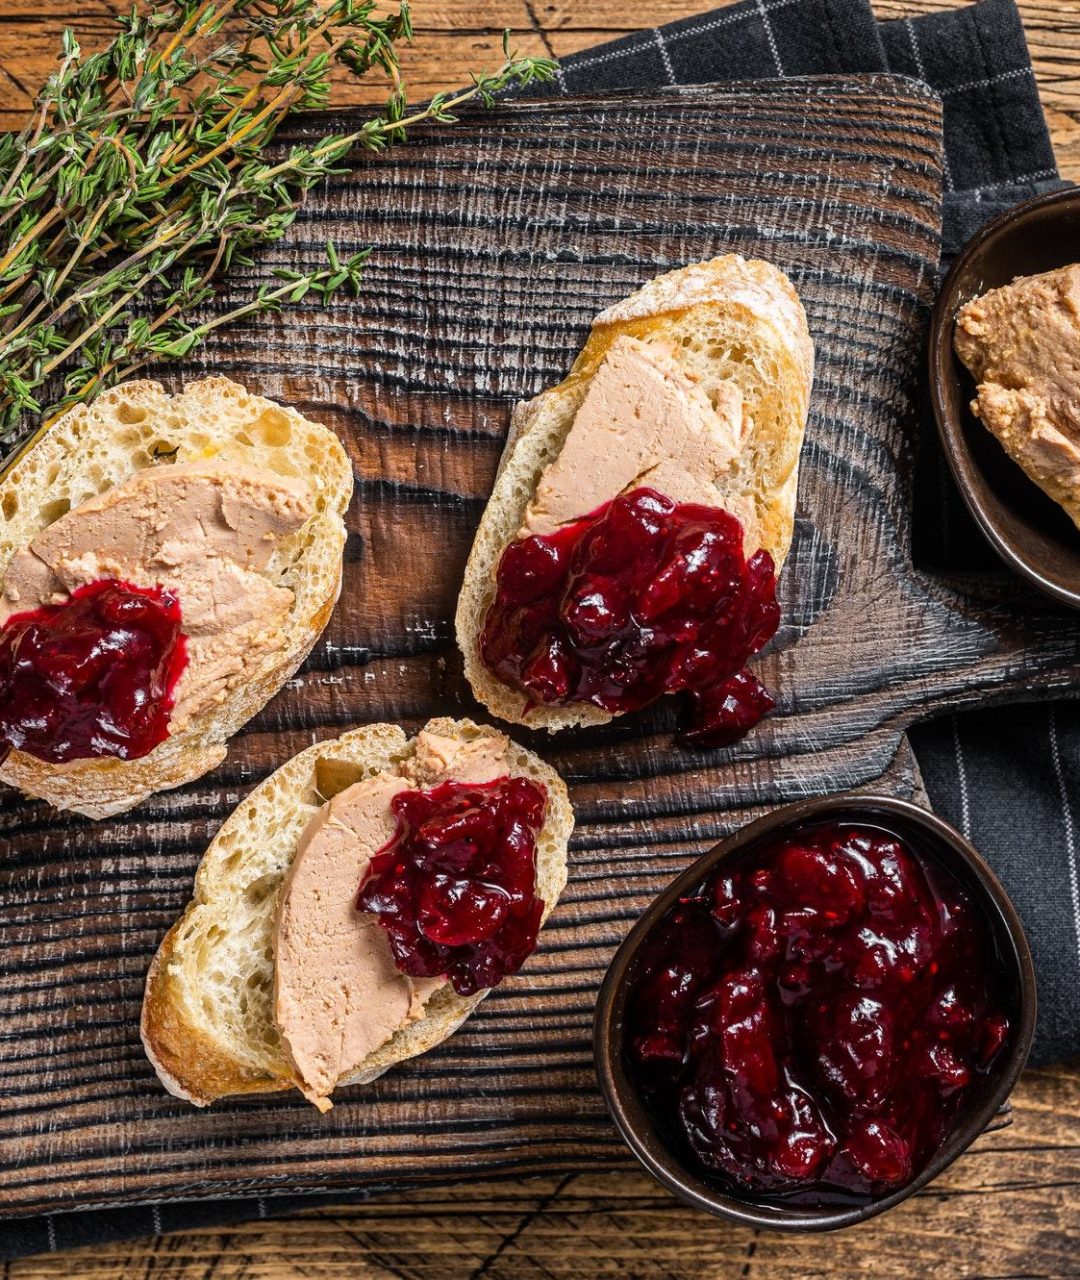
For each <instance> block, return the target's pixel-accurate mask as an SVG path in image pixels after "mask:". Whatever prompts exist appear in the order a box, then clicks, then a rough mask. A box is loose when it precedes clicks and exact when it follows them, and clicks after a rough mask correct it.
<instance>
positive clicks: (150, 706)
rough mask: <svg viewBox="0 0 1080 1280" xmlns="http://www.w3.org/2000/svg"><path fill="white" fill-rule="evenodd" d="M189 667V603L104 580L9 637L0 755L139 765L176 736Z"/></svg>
mask: <svg viewBox="0 0 1080 1280" xmlns="http://www.w3.org/2000/svg"><path fill="white" fill-rule="evenodd" d="M186 663H187V646H186V641H185V639H184V636H183V635H182V634H181V631H180V603H179V601H178V600H177V598H176V596H174V595H173V594H171V593H170V592H168V591H165V590H163V589H162V588H161V587H135V586H132V585H131V584H130V583H128V582H118V581H116V580H115V579H112V578H103V579H101V581H99V582H91V583H89V584H88V585H87V586H84V587H79V588H77V589H76V590H75V591H73V592H72V593H71V595H70V596H69V597H68V599H67V600H65V601H64V602H63V604H55V605H44V606H42V607H41V608H40V609H31V610H28V611H27V612H25V613H16V614H13V615H12V616H11V617H10V618H9V619H8V620H7V622H6V623H5V624H4V626H3V628H0V750H2V751H6V750H10V749H11V748H15V749H16V750H19V751H25V752H28V753H29V754H30V755H32V756H36V757H37V758H38V759H39V760H46V761H48V762H49V763H50V764H64V763H65V762H67V761H69V760H85V759H87V758H90V757H95V756H116V757H118V758H119V759H121V760H136V759H138V758H139V757H140V756H145V755H146V754H147V753H148V752H150V751H153V749H154V748H155V747H156V746H157V745H158V743H159V742H163V741H164V739H165V738H167V737H168V734H169V712H170V711H171V710H172V705H173V700H172V695H173V690H174V689H175V688H176V682H177V681H178V680H179V679H180V675H181V673H182V672H183V670H184V667H185V665H186Z"/></svg>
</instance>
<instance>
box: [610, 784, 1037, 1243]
mask: <svg viewBox="0 0 1080 1280" xmlns="http://www.w3.org/2000/svg"><path fill="white" fill-rule="evenodd" d="M1034 1026H1035V979H1034V973H1033V970H1032V965H1031V955H1030V951H1029V949H1028V945H1027V942H1026V939H1025V938H1024V933H1023V929H1022V927H1021V925H1020V921H1019V919H1018V918H1017V915H1016V912H1015V909H1014V908H1013V906H1012V904H1011V903H1010V902H1009V899H1008V897H1007V896H1006V894H1005V891H1004V890H1003V889H1002V887H1001V885H1000V884H999V883H998V881H997V880H996V879H995V877H994V875H993V873H992V872H991V871H990V869H989V868H988V867H987V865H986V864H985V862H984V861H983V860H982V858H981V857H980V856H979V854H978V853H977V852H976V851H975V849H974V848H973V847H972V846H971V845H970V844H969V843H968V842H967V841H966V840H965V839H964V838H963V837H962V836H961V835H960V834H959V833H958V832H956V831H955V830H954V829H953V828H952V827H950V826H949V825H948V824H947V823H945V822H942V821H941V820H940V819H939V818H936V817H935V816H934V815H933V814H931V813H929V812H927V811H926V810H924V809H921V808H919V807H918V806H917V805H914V804H910V803H908V802H906V801H902V800H894V799H891V798H888V797H878V796H866V797H862V796H837V797H832V798H829V799H825V800H807V801H803V802H801V803H799V804H794V805H790V806H788V807H786V808H784V809H780V810H777V811H776V812H774V813H772V814H769V815H767V816H766V817H764V818H761V819H759V820H758V821H756V822H753V823H751V824H750V825H749V826H747V827H745V828H743V829H742V830H741V831H739V832H737V833H735V834H734V835H732V836H730V837H729V838H728V839H727V840H725V841H723V842H722V843H721V844H720V845H718V846H717V847H716V848H715V849H713V850H711V851H710V852H709V853H707V854H705V856H704V857H702V858H701V859H699V860H698V861H697V862H696V863H695V864H694V865H693V866H691V867H690V868H688V870H687V871H685V872H684V873H683V874H682V875H681V876H679V877H678V878H677V879H676V880H675V881H674V883H673V884H671V885H670V886H669V887H668V888H667V889H666V890H665V891H664V892H663V893H662V894H660V896H659V897H658V898H657V899H656V901H655V902H654V903H653V904H652V906H651V907H650V908H649V909H648V910H647V911H646V912H645V914H644V915H643V916H642V918H641V919H640V920H639V921H638V923H637V924H636V925H635V926H634V928H633V929H632V930H631V932H630V934H629V935H628V937H627V938H626V940H625V942H624V943H623V945H622V947H621V948H620V949H619V951H618V952H617V953H616V955H615V958H614V960H613V961H612V964H611V967H610V968H609V970H608V973H607V976H606V977H605V979H604V983H603V985H602V987H601V991H600V996H599V999H598V1001H597V1009H596V1023H595V1040H594V1046H595V1054H596V1064H597V1071H598V1075H599V1078H600V1084H601V1087H602V1089H603V1091H604V1095H605V1098H606V1100H607V1104H608V1108H609V1110H610V1111H611V1114H612V1117H613V1118H614V1120H615V1123H616V1125H617V1127H618V1129H619V1130H620V1132H621V1133H622V1136H623V1137H624V1139H625V1140H626V1142H627V1143H628V1145H629V1146H630V1148H631V1149H632V1150H633V1151H634V1153H635V1155H637V1157H638V1158H639V1159H640V1160H641V1162H642V1163H643V1164H644V1165H645V1167H646V1168H647V1169H648V1170H649V1171H650V1172H651V1173H652V1174H653V1175H654V1176H655V1177H656V1178H657V1179H658V1180H659V1181H660V1182H661V1183H663V1184H664V1185H665V1186H667V1187H668V1188H669V1189H670V1190H671V1191H673V1192H674V1193H675V1194H676V1195H677V1196H679V1197H680V1198H681V1199H683V1200H684V1201H686V1202H687V1203H689V1204H691V1205H694V1206H696V1207H698V1208H702V1209H705V1210H708V1211H709V1212H712V1213H714V1214H717V1215H719V1216H721V1217H726V1218H729V1219H733V1220H735V1221H738V1222H741V1223H744V1224H748V1225H752V1226H758V1227H766V1228H772V1229H776V1230H796V1231H800V1230H801V1231H808V1230H809V1231H823V1230H829V1229H833V1228H838V1227H844V1226H849V1225H851V1224H853V1223H856V1222H860V1221H862V1220H864V1219H866V1218H869V1217H872V1216H874V1215H875V1214H878V1213H881V1212H883V1211H884V1210H886V1209H889V1208H892V1207H893V1206H894V1205H896V1204H898V1203H899V1202H900V1201H902V1200H904V1199H906V1198H907V1197H908V1196H910V1195H911V1194H913V1193H914V1192H915V1191H917V1190H918V1189H919V1188H920V1187H922V1186H925V1184H926V1183H927V1182H929V1181H930V1180H931V1179H932V1178H934V1177H936V1176H937V1175H938V1174H939V1173H940V1172H941V1171H942V1170H943V1169H945V1168H946V1167H947V1166H948V1165H949V1164H951V1163H952V1161H953V1160H955V1159H956V1157H957V1156H958V1155H959V1154H960V1153H961V1152H962V1151H963V1150H964V1149H965V1148H966V1147H967V1146H968V1145H969V1144H970V1143H971V1142H972V1141H973V1140H974V1139H975V1138H976V1137H977V1136H978V1135H979V1134H980V1133H982V1132H983V1130H984V1129H985V1128H986V1127H987V1126H988V1125H989V1124H990V1123H991V1122H992V1121H993V1120H994V1118H995V1117H996V1116H997V1113H998V1112H999V1110H1000V1109H1001V1108H1002V1106H1003V1104H1004V1103H1005V1102H1006V1100H1007V1099H1008V1096H1009V1093H1010V1092H1011V1090H1012V1087H1013V1085H1014V1084H1015V1082H1016V1078H1017V1076H1018V1075H1019V1074H1020V1070H1021V1068H1022V1067H1023V1065H1024V1062H1025V1061H1026V1059H1027V1054H1028V1050H1029V1048H1030V1045H1031V1037H1032V1034H1033V1031H1034Z"/></svg>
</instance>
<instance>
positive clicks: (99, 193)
mask: <svg viewBox="0 0 1080 1280" xmlns="http://www.w3.org/2000/svg"><path fill="white" fill-rule="evenodd" d="M377 7H378V6H377V3H376V0H165V2H164V3H162V2H158V3H154V4H152V5H147V4H143V5H136V7H135V8H133V9H132V11H131V12H130V13H129V14H126V15H124V16H123V17H121V18H119V19H117V21H118V24H119V28H120V29H119V31H118V33H117V35H116V36H115V37H114V39H113V40H112V42H111V43H110V44H109V45H108V47H107V48H105V49H103V50H102V51H101V52H99V53H94V54H91V55H89V56H84V55H83V53H82V50H81V49H80V47H79V45H78V42H77V41H76V39H75V37H74V35H73V34H72V33H71V32H70V31H68V32H65V34H64V38H63V43H62V47H61V52H60V58H59V62H58V66H57V69H56V71H55V72H54V73H53V74H52V75H51V76H50V77H49V79H48V81H47V82H46V84H45V85H44V87H43V88H42V90H41V92H40V94H39V95H38V97H37V100H36V102H35V106H34V113H33V115H32V117H31V119H30V121H29V122H28V123H27V125H26V127H25V128H24V129H23V131H22V132H21V133H20V134H18V135H5V136H2V137H0V441H10V440H11V438H12V437H15V436H17V435H19V434H21V432H20V426H23V425H26V421H27V418H28V417H33V416H34V415H38V414H45V415H46V416H47V417H51V416H53V415H55V414H56V413H57V412H59V411H61V410H62V409H64V408H66V407H67V406H69V405H70V404H73V403H75V402H76V401H80V400H87V399H89V398H91V397H92V396H93V395H95V394H96V393H97V392H98V391H100V390H102V389H104V388H105V387H107V386H111V385H113V384H114V383H116V382H117V381H119V380H121V379H122V378H126V377H128V376H129V375H130V374H132V373H134V372H135V371H137V370H138V369H141V368H142V367H143V366H144V365H146V364H147V363H149V362H150V361H152V360H158V359H166V358H178V357H182V356H185V355H187V354H188V353H189V352H190V351H192V350H193V349H194V348H195V347H197V346H198V345H199V343H201V342H202V341H203V339H204V338H205V337H206V335H207V334H208V333H210V332H211V331H212V330H214V329H217V328H219V327H220V326H221V325H223V324H226V323H228V322H230V321H232V320H235V319H237V318H239V317H241V316H245V315H252V314H257V313H259V312H265V311H268V310H272V309H277V308H280V307H282V306H283V305H286V304H287V303H290V302H298V301H300V300H301V299H302V298H304V297H305V296H307V295H309V294H314V295H317V296H318V297H320V298H322V299H323V300H324V301H327V300H329V298H330V297H331V296H332V295H333V294H334V293H335V292H337V290H339V289H341V288H342V287H349V288H352V289H354V290H355V289H358V288H359V283H360V276H361V271H362V268H363V264H364V262H365V260H366V258H367V253H366V252H361V253H357V254H353V255H352V256H351V257H349V258H347V259H339V257H338V255H337V252H336V251H335V249H334V246H333V245H327V262H328V265H327V267H326V268H324V269H320V270H317V271H313V272H308V273H296V272H280V271H279V272H276V273H275V275H276V276H277V278H278V283H275V284H267V285H264V286H263V287H262V288H260V289H259V290H258V291H257V292H256V294H255V296H254V297H253V298H251V299H250V300H249V301H248V302H246V303H244V304H243V305H242V306H240V307H238V308H237V309H236V310H235V311H232V312H230V313H229V314H228V315H223V316H219V317H217V318H215V319H212V320H209V321H204V322H193V320H192V315H193V313H197V312H198V310H199V308H200V307H201V306H202V305H203V304H205V303H206V302H207V301H208V300H209V299H210V298H211V297H212V296H213V294H214V291H215V282H216V280H217V279H218V278H219V277H220V275H221V274H222V273H223V272H224V271H226V270H228V268H229V267H230V266H232V265H233V264H236V263H243V264H247V265H252V262H253V257H252V254H253V251H254V250H255V249H257V248H258V247H259V246H262V245H265V244H268V243H271V242H272V241H275V240H278V239H280V238H281V236H283V235H284V234H285V232H286V230H287V229H288V228H289V226H290V225H291V224H292V222H293V221H294V220H295V218H296V214H297V211H298V209H299V207H300V202H301V200H302V198H303V196H304V193H305V192H306V191H308V190H309V189H310V188H311V187H312V186H313V185H314V184H315V183H317V182H320V181H322V180H323V179H324V178H326V177H327V176H328V175H331V174H335V173H340V172H343V170H342V168H341V164H342V162H343V161H344V160H345V158H346V157H347V156H348V155H349V154H350V153H351V152H353V151H354V150H356V149H360V150H364V151H368V152H379V151H381V150H382V149H383V148H384V147H386V146H388V145H389V144H391V143H394V142H398V141H400V140H401V139H403V138H404V137H405V136H406V134H407V132H408V131H409V130H410V129H412V128H413V127H414V126H417V125H420V124H423V123H425V122H429V121H437V122H452V121H454V120H455V119H456V118H457V116H456V113H457V111H458V109H459V108H460V107H462V106H463V105H465V104H466V103H468V102H470V101H472V100H474V99H476V100H479V101H481V102H483V103H485V104H489V105H490V103H491V102H492V101H493V99H494V96H495V95H496V94H497V93H498V92H499V91H500V90H501V89H505V88H506V87H507V86H509V85H511V84H516V85H522V86H523V85H527V84H530V83H531V82H533V81H535V80H547V79H550V78H551V76H552V74H553V73H554V69H555V65H554V63H552V62H550V61H549V60H547V59H544V58H518V57H516V56H514V54H513V53H512V52H511V50H510V47H509V44H508V40H507V39H506V38H505V37H504V42H503V49H504V60H503V63H502V65H501V66H499V67H498V68H497V69H495V70H494V71H493V72H491V73H488V74H484V75H477V76H474V77H473V82H472V84H471V85H470V86H469V87H468V88H466V89H462V90H461V91H459V92H457V93H443V94H438V95H437V96H436V97H435V98H433V99H432V100H431V101H430V102H429V103H428V104H427V105H426V106H422V107H419V108H416V109H414V110H410V108H409V106H408V99H407V95H406V89H405V84H404V81H403V79H402V75H401V67H400V62H399V57H398V45H399V44H400V43H401V42H403V41H408V40H409V39H410V38H411V36H412V24H411V20H410V14H409V7H408V0H399V3H398V6H397V8H396V10H395V11H394V12H392V13H390V14H389V15H385V14H384V15H383V16H376V8H377ZM335 65H340V66H344V67H345V68H347V69H348V71H349V72H350V73H351V74H353V75H356V76H362V75H366V74H367V73H369V72H371V71H377V72H379V73H381V74H382V75H383V76H385V78H386V80H387V82H388V87H387V96H386V101H385V104H384V106H383V107H382V109H381V110H380V111H379V112H378V114H376V115H374V116H373V117H372V118H370V119H367V120H365V121H364V122H363V123H362V124H361V125H360V127H359V128H357V129H356V130H354V131H352V132H349V133H345V134H337V135H331V136H329V137H325V138H322V139H321V140H319V141H318V142H315V143H312V144H304V145H296V146H293V147H291V148H290V149H289V150H288V152H287V154H285V155H279V156H278V157H271V156H269V155H268V152H267V148H268V145H269V143H270V142H271V141H272V139H273V138H274V136H275V134H276V132H277V130H278V128H279V127H280V125H281V123H282V121H284V120H285V119H286V118H287V117H288V116H289V115H290V114H291V113H292V112H294V111H297V110H302V109H306V108H311V107H321V106H325V105H326V104H327V102H328V101H329V96H330V73H331V71H332V69H333V67H334V66H335ZM50 401H53V402H52V403H50ZM46 406H48V407H46Z"/></svg>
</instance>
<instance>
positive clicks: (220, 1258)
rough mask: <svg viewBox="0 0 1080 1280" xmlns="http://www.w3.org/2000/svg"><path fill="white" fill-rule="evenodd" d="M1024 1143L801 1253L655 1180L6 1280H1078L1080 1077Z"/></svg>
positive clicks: (378, 1211) (456, 1188)
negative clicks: (686, 1201)
mask: <svg viewBox="0 0 1080 1280" xmlns="http://www.w3.org/2000/svg"><path fill="white" fill-rule="evenodd" d="M1013 1102H1014V1105H1015V1108H1016V1121H1015V1123H1014V1125H1013V1126H1012V1128H1010V1129H1007V1130H1004V1131H1003V1132H1000V1133H995V1134H990V1135H988V1136H986V1137H983V1138H981V1139H979V1141H978V1142H976V1144H975V1146H974V1147H973V1148H972V1150H971V1151H970V1152H969V1153H968V1154H967V1155H966V1156H965V1157H964V1158H963V1159H962V1160H961V1161H960V1162H958V1163H957V1164H956V1165H954V1166H953V1168H952V1169H950V1170H949V1171H948V1172H947V1173H945V1174H944V1175H943V1176H942V1177H941V1178H940V1179H939V1180H938V1181H937V1182H935V1183H934V1185H933V1187H932V1188H930V1189H929V1190H927V1191H925V1192H923V1193H921V1194H920V1195H919V1196H917V1197H916V1198H915V1199H913V1200H911V1201H909V1202H908V1203H907V1204H904V1205H902V1206H901V1207H900V1208H899V1209H897V1210H895V1211H894V1212H893V1213H890V1214H889V1215H887V1216H886V1217H885V1218H879V1219H876V1220H874V1221H873V1222H870V1223H867V1224H866V1225H865V1226H862V1227H860V1228H858V1229H857V1230H854V1231H846V1232H842V1233H841V1234H840V1235H835V1236H829V1237H815V1238H804V1239H799V1238H797V1237H786V1236H779V1235H770V1234H760V1233H755V1232H752V1231H749V1230H745V1229H743V1228H739V1227H734V1226H731V1225H729V1224H727V1223H721V1222H716V1221H713V1220H711V1219H709V1218H707V1217H705V1216H704V1215H703V1214H700V1213H694V1212H692V1211H690V1210H688V1209H685V1208H683V1207H682V1206H680V1205H679V1204H677V1203H676V1201H674V1200H673V1199H672V1198H671V1197H670V1196H668V1195H667V1193H666V1192H664V1191H662V1190H661V1189H660V1188H659V1187H658V1186H657V1185H656V1183H655V1182H653V1181H652V1180H651V1179H649V1178H647V1177H646V1176H645V1175H644V1174H641V1173H606V1174H604V1173H596V1172H592V1173H590V1172H586V1173H581V1174H570V1175H561V1176H559V1175H544V1176H541V1177H537V1178H529V1179H527V1180H524V1179H523V1180H520V1181H517V1182H506V1181H500V1182H497V1183H494V1184H492V1183H487V1182H476V1181H473V1180H471V1179H466V1180H463V1181H461V1182H459V1183H455V1184H452V1185H449V1186H447V1187H444V1188H439V1189H433V1188H425V1189H423V1190H418V1191H412V1192H399V1193H397V1194H395V1195H393V1196H379V1197H376V1198H375V1199H374V1200H372V1201H370V1202H369V1203H366V1204H361V1205H352V1206H342V1207H338V1208H333V1209H319V1210H314V1211H309V1212H307V1213H305V1214H302V1215H300V1216H297V1217H294V1218H291V1219H288V1220H285V1221H281V1222H275V1221H258V1222H252V1223H249V1224H246V1225H243V1226H233V1227H222V1228H216V1229H214V1230H208V1231H199V1232H189V1233H184V1234H180V1235H173V1236H165V1237H160V1238H158V1239H153V1240H141V1241H135V1242H133V1243H124V1244H116V1245H101V1246H97V1247H95V1248H92V1249H81V1250H78V1251H75V1252H71V1253H66V1254H63V1255H61V1256H59V1257H47V1256H43V1257H38V1258H28V1259H26V1260H24V1261H21V1262H16V1263H12V1264H10V1265H9V1267H8V1268H7V1269H6V1271H5V1273H4V1274H5V1280H69V1277H71V1276H75V1275H78V1276H82V1277H85V1280H162V1278H163V1277H164V1278H165V1280H207V1278H208V1277H213V1280H387V1278H388V1277H397V1278H398V1280H460V1278H461V1277H477V1280H479V1278H480V1277H483V1280H594V1277H605V1276H612V1277H616V1276H622V1277H627V1276H631V1277H641V1278H643V1280H654V1278H658V1277H663V1278H665V1280H698V1278H699V1277H705V1276H709V1277H714V1276H715V1277H724V1280H727V1278H728V1277H732V1278H735V1277H748V1278H749V1280H817V1278H819V1277H820V1278H821V1280H826V1278H831V1277H836V1278H837V1280H853V1278H854V1277H861V1276H874V1277H878V1278H879V1280H912V1278H913V1277H920V1278H921V1277H924V1276H935V1275H936V1276H942V1277H948V1280H962V1278H965V1280H974V1278H975V1277H986V1278H989V1277H995V1278H999V1280H1000V1278H1004V1277H1015V1278H1016V1280H1020V1278H1021V1277H1022V1278H1023V1280H1040V1278H1043V1280H1067V1278H1068V1277H1075V1276H1077V1275H1080V1264H1078V1262H1077V1260H1076V1257H1075V1239H1076V1230H1077V1225H1078V1222H1080V1076H1078V1075H1077V1073H1076V1072H1075V1071H1068V1070H1066V1069H1064V1068H1059V1069H1053V1070H1051V1069H1046V1070H1041V1071H1029V1072H1028V1073H1026V1075H1025V1076H1024V1078H1023V1080H1022V1081H1021V1084H1020V1086H1019V1088H1018V1090H1017V1092H1016V1094H1015V1095H1014V1098H1013Z"/></svg>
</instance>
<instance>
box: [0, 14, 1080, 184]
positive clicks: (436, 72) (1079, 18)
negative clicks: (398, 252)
mask: <svg viewBox="0 0 1080 1280" xmlns="http://www.w3.org/2000/svg"><path fill="white" fill-rule="evenodd" d="M127 3H128V0H84V2H83V3H80V4H79V5H78V6H77V9H76V11H75V13H74V14H73V12H72V6H71V5H70V4H69V3H65V0H5V3H4V4H3V6H0V128H15V127H17V126H18V124H19V123H20V122H21V120H22V117H23V113H24V112H25V111H26V109H27V106H28V104H29V102H30V99H31V97H32V95H33V91H34V88H35V86H36V85H37V84H39V83H40V82H41V80H42V79H43V77H44V76H45V75H47V74H48V71H49V69H50V67H51V65H52V59H53V58H54V57H55V50H56V48H57V39H58V36H59V33H60V31H61V29H62V28H63V26H64V25H65V24H73V25H74V26H75V28H76V30H77V31H78V32H79V36H80V39H83V40H84V42H85V44H86V46H87V47H88V48H89V47H91V46H92V45H94V44H96V43H99V42H101V41H103V40H104V39H105V38H106V31H107V18H108V15H109V14H110V13H111V12H118V11H120V10H122V9H124V8H125V7H126V5H127ZM1018 4H1019V8H1020V12H1021V14H1022V15H1023V19H1024V26H1025V29H1026V31H1027V35H1028V41H1029V43H1030V45H1031V54H1032V60H1033V62H1034V65H1035V74H1036V78H1037V80H1038V83H1039V90H1040V93H1041V95H1042V99H1043V105H1044V106H1045V108H1046V114H1047V120H1048V121H1049V124H1050V130H1051V136H1052V137H1053V140H1054V148H1055V151H1056V152H1057V157H1058V163H1059V165H1060V167H1061V171H1062V173H1063V175H1064V176H1065V177H1067V178H1072V179H1073V180H1074V181H1075V180H1080V10H1078V9H1077V7H1076V5H1074V4H1066V3H1062V2H1061V0H1018ZM714 7H716V5H714V4H710V3H701V2H700V0H699V2H698V3H694V0H689V2H688V0H642V2H641V3H638V4H632V5H628V4H626V3H625V0H589V3H582V0H414V3H413V11H414V14H415V18H416V27H417V39H416V43H415V45H414V47H413V50H412V52H411V53H410V54H409V56H408V58H407V67H406V71H407V78H408V83H409V85H410V88H411V90H412V93H413V96H414V97H415V98H417V99H420V98H423V97H426V96H429V95H430V94H432V93H434V92H436V91H437V90H439V89H449V88H453V87H455V86H456V85H459V84H461V83H463V82H464V81H465V80H467V78H468V75H469V72H470V71H473V70H476V69H478V68H479V67H480V66H481V65H490V64H493V63H495V62H497V61H498V58H499V43H500V37H501V32H502V31H503V29H504V28H507V27H509V28H510V29H511V30H512V31H513V32H514V39H515V44H516V45H517V47H518V48H520V49H521V51H522V52H529V53H540V52H543V51H544V50H545V49H546V50H547V51H548V52H549V53H553V54H554V55H556V56H565V55H566V54H569V53H576V52H577V51H578V50H579V49H586V48H589V47H590V46H591V45H595V44H599V43H601V42H602V41H604V40H612V39H615V38H616V37H618V36H622V35H628V34H629V33H630V32H631V31H638V30H642V29H644V28H647V27H652V26H657V25H660V24H662V23H665V22H673V21H675V20H676V19H678V18H685V17H688V16H689V15H691V14H693V13H702V12H705V11H707V10H708V9H711V8H714ZM955 7H956V5H955V4H954V3H952V0H874V9H875V12H876V13H877V14H878V16H879V17H881V18H897V17H907V16H909V15H912V14H919V13H928V12H933V11H935V10H941V9H950V8H955ZM339 93H340V97H339V98H338V99H337V101H338V102H340V104H341V105H346V104H351V103H370V102H373V101H378V92H377V91H376V87H375V82H374V81H371V80H368V81H366V82H361V83H360V84H359V85H354V84H351V83H348V82H345V81H342V83H341V85H340V89H339Z"/></svg>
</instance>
